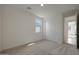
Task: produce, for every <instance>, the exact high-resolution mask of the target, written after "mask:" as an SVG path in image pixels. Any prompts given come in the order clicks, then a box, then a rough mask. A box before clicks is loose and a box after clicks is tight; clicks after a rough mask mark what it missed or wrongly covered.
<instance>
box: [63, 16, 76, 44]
mask: <svg viewBox="0 0 79 59" xmlns="http://www.w3.org/2000/svg"><path fill="white" fill-rule="evenodd" d="M76 29H77V25H76V16H71V17H66V18H65V22H64V41H65V43H67V44H71V45H76V44H77V42H76V41H77V35H76V32H77V30H76Z"/></svg>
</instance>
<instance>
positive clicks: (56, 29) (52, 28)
mask: <svg viewBox="0 0 79 59" xmlns="http://www.w3.org/2000/svg"><path fill="white" fill-rule="evenodd" d="M46 20H47V22H46V38H47V39H48V40H52V41H56V42H57V43H59V44H61V43H62V42H63V34H64V33H63V26H64V25H63V24H64V23H63V17H62V14H61V13H57V12H53V13H52V15H51V16H49V17H46Z"/></svg>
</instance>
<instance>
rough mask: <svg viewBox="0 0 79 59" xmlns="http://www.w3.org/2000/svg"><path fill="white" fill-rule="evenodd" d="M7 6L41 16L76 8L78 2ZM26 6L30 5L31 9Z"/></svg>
mask: <svg viewBox="0 0 79 59" xmlns="http://www.w3.org/2000/svg"><path fill="white" fill-rule="evenodd" d="M9 6H13V7H16V8H21V9H23V10H28V11H30V12H32V13H34V14H36V15H39V16H41V17H43V16H49V15H52V13H55V12H58V13H63V12H66V11H68V10H71V9H76V8H78V7H79V5H78V4H45V5H44V6H41V5H40V4H19V5H18V4H17V5H9ZM27 7H31V9H27Z"/></svg>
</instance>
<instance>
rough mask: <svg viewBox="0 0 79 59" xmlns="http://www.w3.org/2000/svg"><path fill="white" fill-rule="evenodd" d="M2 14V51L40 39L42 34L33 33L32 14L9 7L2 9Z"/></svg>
mask: <svg viewBox="0 0 79 59" xmlns="http://www.w3.org/2000/svg"><path fill="white" fill-rule="evenodd" d="M3 12H4V13H3V15H4V16H3V49H8V48H13V47H16V46H19V45H23V44H27V43H29V42H34V41H37V40H41V39H42V33H39V34H36V33H35V27H34V25H35V17H36V16H35V15H34V14H32V13H29V12H27V11H23V10H20V9H17V8H13V7H10V6H6V7H4V10H3ZM37 35H40V36H39V37H38V36H37Z"/></svg>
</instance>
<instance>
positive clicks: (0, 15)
mask: <svg viewBox="0 0 79 59" xmlns="http://www.w3.org/2000/svg"><path fill="white" fill-rule="evenodd" d="M1 50H2V6H0V51H1Z"/></svg>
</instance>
